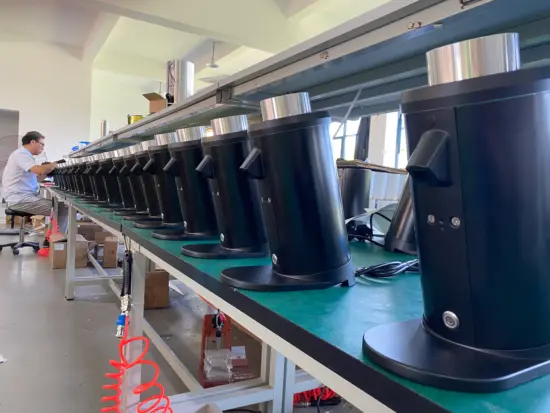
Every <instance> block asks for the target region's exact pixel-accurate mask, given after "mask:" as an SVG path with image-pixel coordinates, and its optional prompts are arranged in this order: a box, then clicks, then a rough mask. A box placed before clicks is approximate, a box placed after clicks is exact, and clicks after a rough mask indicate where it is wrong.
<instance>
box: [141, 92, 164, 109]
mask: <svg viewBox="0 0 550 413" xmlns="http://www.w3.org/2000/svg"><path fill="white" fill-rule="evenodd" d="M143 97H144V98H145V99H147V100H148V101H149V113H157V112H160V111H161V110H162V109H164V108H165V107H166V106H168V103H167V101H166V99H165V98H164V97H163V96H162V95H159V94H158V93H154V92H153V93H144V94H143Z"/></svg>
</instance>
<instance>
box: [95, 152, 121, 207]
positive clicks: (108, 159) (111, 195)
mask: <svg viewBox="0 0 550 413" xmlns="http://www.w3.org/2000/svg"><path fill="white" fill-rule="evenodd" d="M116 156H117V154H116V151H111V152H104V153H101V154H99V168H97V171H96V175H97V176H99V177H101V180H102V181H103V186H104V188H105V192H106V193H107V200H108V202H107V204H106V205H100V206H104V207H105V208H107V209H110V210H112V211H117V210H123V209H124V207H123V206H122V196H121V195H120V190H119V188H118V182H117V180H116V177H115V176H114V175H113V173H112V169H113V166H114V164H113V157H116Z"/></svg>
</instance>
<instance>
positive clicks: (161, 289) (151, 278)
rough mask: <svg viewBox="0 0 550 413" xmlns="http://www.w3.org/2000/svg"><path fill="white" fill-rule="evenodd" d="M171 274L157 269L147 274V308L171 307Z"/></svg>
mask: <svg viewBox="0 0 550 413" xmlns="http://www.w3.org/2000/svg"><path fill="white" fill-rule="evenodd" d="M169 281H170V275H169V274H168V273H167V272H166V271H162V270H157V271H152V272H148V273H147V274H146V275H145V309H146V310H153V309H155V308H166V307H170V287H169V286H168V283H169Z"/></svg>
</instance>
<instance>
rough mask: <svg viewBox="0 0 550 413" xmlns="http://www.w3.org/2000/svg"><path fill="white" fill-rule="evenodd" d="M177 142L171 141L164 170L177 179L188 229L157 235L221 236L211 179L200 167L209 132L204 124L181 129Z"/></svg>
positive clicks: (160, 232)
mask: <svg viewBox="0 0 550 413" xmlns="http://www.w3.org/2000/svg"><path fill="white" fill-rule="evenodd" d="M176 133H177V142H174V143H170V144H168V150H169V151H170V156H171V158H170V160H169V161H168V163H167V164H166V165H165V167H164V172H166V173H167V174H169V175H172V176H173V177H174V179H175V181H176V188H177V191H178V198H179V203H180V207H181V214H182V216H183V225H184V228H185V229H184V230H178V229H165V230H157V231H155V233H154V234H153V236H154V237H157V238H158V237H159V236H164V237H170V238H168V239H172V240H176V239H177V240H185V239H189V240H192V239H197V240H198V239H215V238H218V224H217V222H216V213H215V211H214V203H213V201H212V194H211V193H210V188H209V186H208V181H207V180H206V179H204V178H203V177H202V176H200V175H199V173H198V172H197V171H196V168H197V167H198V166H199V164H200V162H201V161H202V158H203V152H202V145H201V139H203V138H204V137H205V136H206V128H205V127H204V126H194V127H190V128H185V129H179V130H178V131H176Z"/></svg>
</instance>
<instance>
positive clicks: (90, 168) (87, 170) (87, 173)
mask: <svg viewBox="0 0 550 413" xmlns="http://www.w3.org/2000/svg"><path fill="white" fill-rule="evenodd" d="M91 170H92V167H91V166H88V167H87V168H86V169H85V170H84V172H83V174H84V175H90V171H91Z"/></svg>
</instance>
